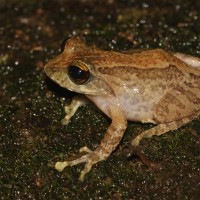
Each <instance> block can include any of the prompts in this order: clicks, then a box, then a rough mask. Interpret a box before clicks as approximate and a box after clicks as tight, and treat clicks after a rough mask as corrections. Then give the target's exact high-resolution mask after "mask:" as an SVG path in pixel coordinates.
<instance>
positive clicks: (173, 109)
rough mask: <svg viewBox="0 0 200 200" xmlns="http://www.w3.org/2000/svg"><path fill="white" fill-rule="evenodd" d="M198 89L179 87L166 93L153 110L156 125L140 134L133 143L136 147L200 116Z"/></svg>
mask: <svg viewBox="0 0 200 200" xmlns="http://www.w3.org/2000/svg"><path fill="white" fill-rule="evenodd" d="M199 103H200V89H199V87H192V86H191V87H190V86H187V85H185V84H184V85H179V86H176V87H175V88H173V89H172V90H170V91H169V92H167V93H166V94H165V95H164V97H163V98H162V99H161V100H160V101H159V103H158V104H157V105H156V107H155V110H154V117H155V120H156V121H157V123H158V125H157V126H155V127H153V128H151V129H149V130H146V131H144V132H142V133H141V134H140V135H138V136H137V137H136V138H135V139H134V140H133V141H132V146H133V147H136V146H138V145H139V142H140V141H141V140H142V139H143V138H151V137H152V136H153V135H157V136H158V135H162V134H164V133H166V132H168V131H172V130H176V129H177V128H179V127H181V126H182V125H184V124H186V123H188V122H190V121H192V120H193V119H195V118H196V117H198V116H199V115H200V105H199Z"/></svg>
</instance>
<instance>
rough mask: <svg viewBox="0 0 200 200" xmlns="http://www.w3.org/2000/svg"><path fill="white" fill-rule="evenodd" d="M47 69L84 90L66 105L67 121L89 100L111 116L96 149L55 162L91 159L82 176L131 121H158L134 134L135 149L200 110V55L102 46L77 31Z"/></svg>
mask: <svg viewBox="0 0 200 200" xmlns="http://www.w3.org/2000/svg"><path fill="white" fill-rule="evenodd" d="M44 71H45V73H46V75H47V76H48V77H49V78H50V79H52V80H53V81H54V82H56V83H57V84H58V85H60V86H61V87H63V88H65V89H67V90H70V91H73V92H76V93H78V94H79V96H77V97H74V98H73V99H72V102H71V104H70V105H66V106H65V108H64V109H65V112H66V116H65V117H64V119H63V120H62V124H63V125H67V124H68V123H69V121H70V119H71V117H72V116H74V114H75V113H76V111H77V110H78V108H79V107H81V106H84V105H85V104H87V103H89V102H92V103H93V104H94V105H95V106H96V107H97V108H98V109H99V110H100V111H102V112H103V113H105V115H107V116H108V117H109V118H110V119H111V124H110V126H109V127H108V129H107V130H106V132H105V134H104V136H103V139H102V140H101V142H100V144H99V145H98V146H97V148H96V149H94V150H91V149H89V148H88V147H87V146H85V147H82V148H80V152H81V153H82V155H81V156H80V157H78V158H76V159H74V160H70V161H68V160H67V161H62V162H57V163H56V164H55V169H57V170H58V171H59V172H62V171H63V170H64V168H65V167H67V166H74V165H78V164H81V163H85V166H84V169H83V170H82V171H81V173H80V177H79V180H80V181H83V180H84V178H85V175H86V174H87V173H88V172H89V171H90V170H91V168H92V167H93V165H95V164H97V163H98V162H100V161H103V160H105V159H107V158H108V157H109V156H110V155H111V153H112V152H113V151H114V150H115V149H116V148H117V146H118V145H119V143H120V141H121V139H122V137H123V135H124V133H125V131H126V128H127V123H128V121H132V122H142V123H152V124H154V126H153V127H152V128H150V129H147V130H145V131H143V132H142V133H140V134H138V135H137V136H136V137H135V138H133V140H132V141H131V146H132V147H133V149H135V148H137V147H139V144H140V142H141V140H143V139H144V138H151V137H152V136H160V135H162V134H165V133H168V132H170V131H173V130H176V129H178V128H180V127H182V126H183V125H185V124H187V123H189V122H191V121H192V120H193V119H195V118H197V117H198V116H199V114H200V58H198V57H195V56H191V55H187V54H183V53H178V52H175V53H174V52H169V51H166V50H164V49H160V48H158V49H144V50H130V51H129V50H128V51H121V52H120V51H114V50H102V49H100V48H98V47H96V46H95V45H88V44H87V43H86V41H85V40H84V39H83V38H82V37H79V36H74V37H71V38H70V39H68V40H67V41H66V42H65V44H64V50H63V51H62V52H61V53H60V54H59V55H58V56H57V57H55V58H53V59H51V60H49V62H48V63H47V64H46V65H45V67H44Z"/></svg>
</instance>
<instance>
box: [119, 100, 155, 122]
mask: <svg viewBox="0 0 200 200" xmlns="http://www.w3.org/2000/svg"><path fill="white" fill-rule="evenodd" d="M150 99H151V100H150ZM158 101H159V99H155V98H149V99H148V101H144V99H142V98H139V97H132V98H124V97H121V98H120V104H121V106H122V107H123V111H124V114H125V116H126V119H127V120H129V121H139V122H143V123H148V122H150V123H156V121H155V120H154V106H155V105H156V103H157V102H158Z"/></svg>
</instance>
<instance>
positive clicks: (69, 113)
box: [61, 95, 88, 125]
mask: <svg viewBox="0 0 200 200" xmlns="http://www.w3.org/2000/svg"><path fill="white" fill-rule="evenodd" d="M87 103H88V99H86V97H85V96H82V95H78V96H75V97H74V98H73V99H72V102H71V104H70V105H66V106H65V107H64V108H65V112H66V116H65V117H64V118H63V119H62V121H61V123H62V125H67V124H68V123H69V121H70V119H71V117H73V115H74V114H75V112H76V111H77V110H78V108H79V107H81V106H84V105H86V104H87Z"/></svg>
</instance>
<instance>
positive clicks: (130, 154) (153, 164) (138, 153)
mask: <svg viewBox="0 0 200 200" xmlns="http://www.w3.org/2000/svg"><path fill="white" fill-rule="evenodd" d="M133 156H137V157H139V159H140V160H141V161H142V163H143V164H145V165H146V166H148V167H150V168H152V169H158V168H160V164H159V163H156V162H153V161H152V160H150V159H148V158H147V157H146V155H145V153H144V152H143V151H142V150H141V149H140V148H139V147H132V148H131V149H130V151H129V152H128V154H127V157H128V158H132V157H133Z"/></svg>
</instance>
